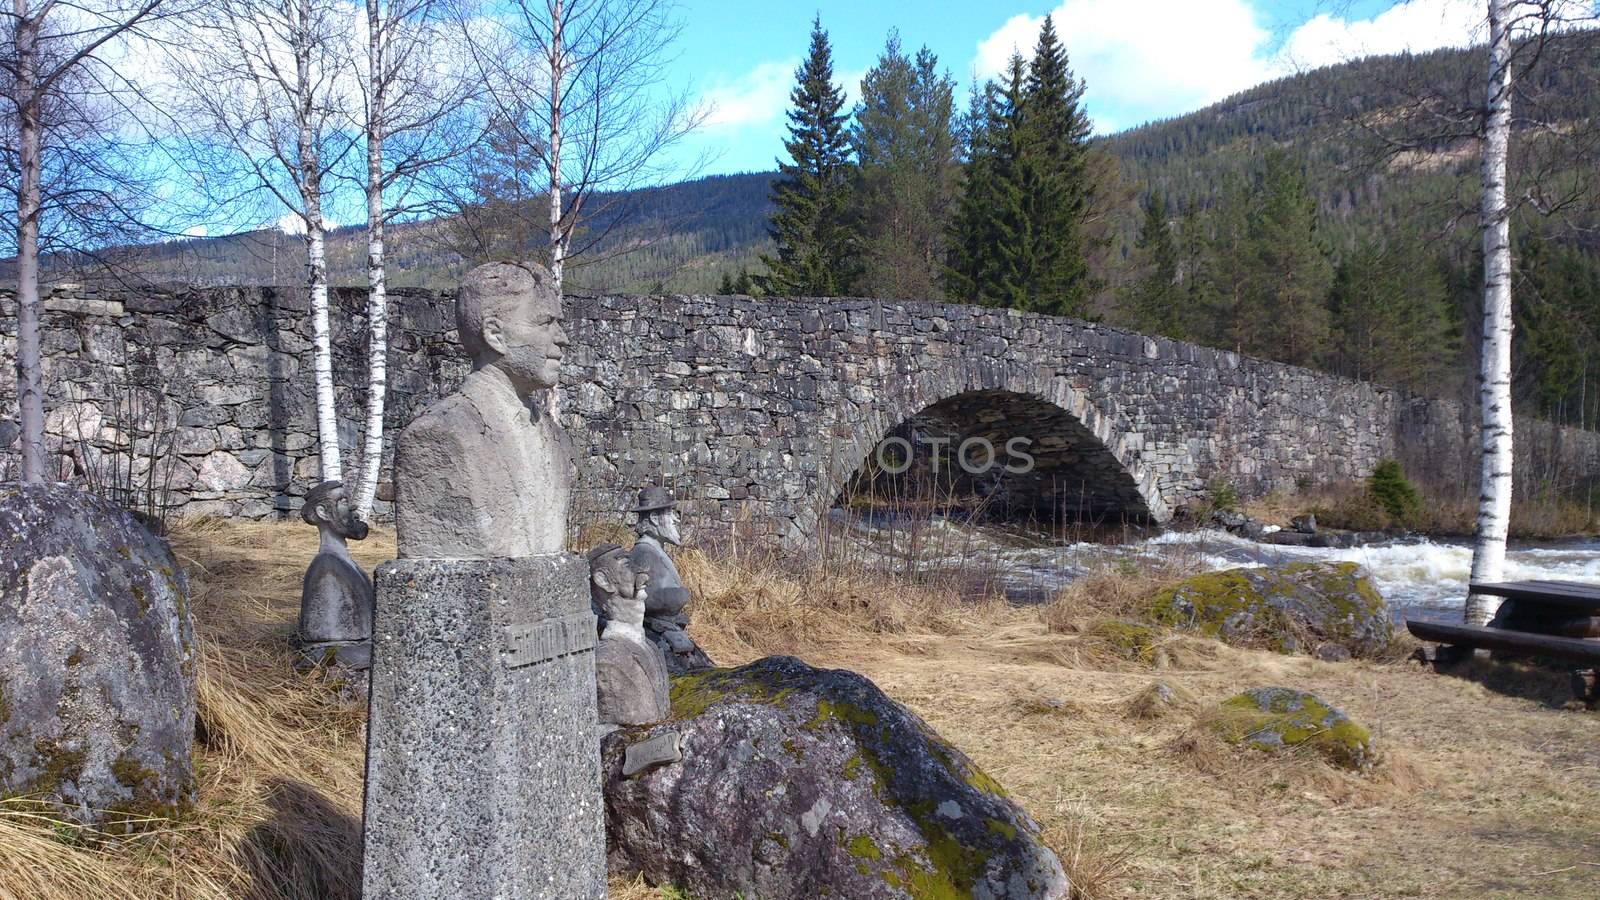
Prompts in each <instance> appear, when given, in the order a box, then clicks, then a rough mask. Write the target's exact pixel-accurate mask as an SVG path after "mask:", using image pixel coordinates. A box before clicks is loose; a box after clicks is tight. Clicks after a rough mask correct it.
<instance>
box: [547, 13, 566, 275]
mask: <svg viewBox="0 0 1600 900" xmlns="http://www.w3.org/2000/svg"><path fill="white" fill-rule="evenodd" d="M561 4H562V0H552V2H551V4H550V7H549V9H550V48H549V60H548V61H549V63H550V148H549V157H548V163H549V167H550V277H551V280H552V281H554V282H555V288H556V296H558V297H559V296H560V295H561V293H562V291H561V282H562V276H563V269H564V268H565V265H564V264H565V262H566V255H567V242H566V236H565V235H564V234H562V227H561V102H562V99H561V87H562V80H563V78H564V77H565V76H566V72H565V63H566V61H565V60H564V59H563V58H562V48H561V44H562V33H561V31H562V26H563V25H564V24H565V22H563V21H562V19H563V17H564V16H565V14H566V11H565V10H564V9H562V5H561Z"/></svg>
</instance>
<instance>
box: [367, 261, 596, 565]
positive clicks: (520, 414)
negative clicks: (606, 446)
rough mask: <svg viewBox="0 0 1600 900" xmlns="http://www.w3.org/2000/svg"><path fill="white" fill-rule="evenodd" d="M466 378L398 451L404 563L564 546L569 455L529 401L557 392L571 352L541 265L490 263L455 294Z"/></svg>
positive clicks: (403, 437) (405, 436)
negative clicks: (468, 364)
mask: <svg viewBox="0 0 1600 900" xmlns="http://www.w3.org/2000/svg"><path fill="white" fill-rule="evenodd" d="M456 324H457V329H458V331H459V333H460V337H461V345H462V347H463V348H464V349H465V350H466V351H467V353H469V354H470V355H471V356H472V372H471V373H470V374H468V375H467V377H466V379H465V380H463V381H462V383H461V388H460V389H459V390H457V391H456V392H455V393H453V394H449V395H447V396H445V397H444V398H442V399H440V400H439V402H437V403H435V404H433V405H432V406H430V407H428V408H427V410H425V411H424V412H423V413H422V415H420V416H418V417H417V418H416V419H415V420H414V421H413V422H412V423H411V424H410V425H408V426H407V427H406V429H405V430H404V431H403V432H401V434H400V438H399V440H398V441H397V442H396V445H395V530H396V532H398V537H399V555H400V557H401V558H432V559H483V558H491V557H525V556H538V555H543V554H549V553H559V552H561V551H562V549H563V548H564V547H565V545H566V528H567V506H568V502H569V499H570V493H571V482H572V455H571V451H570V445H569V444H568V442H567V439H566V435H565V434H564V433H563V432H562V430H561V427H560V425H558V424H557V423H556V422H555V420H554V419H553V418H552V417H551V415H550V413H549V411H548V410H547V409H544V408H542V407H541V405H540V404H539V402H538V401H537V400H536V397H537V396H538V395H539V394H540V393H541V392H543V391H545V390H546V389H547V388H551V387H554V386H555V384H556V380H557V378H558V377H559V376H560V373H561V359H562V356H563V353H564V351H565V349H566V346H567V335H566V332H565V331H563V330H562V328H561V298H560V296H558V295H557V293H556V290H555V287H554V284H553V282H552V281H551V278H550V273H549V272H547V271H545V270H544V268H543V267H541V266H539V265H538V264H536V263H531V262H522V263H489V264H488V265H483V266H479V267H478V268H476V269H473V270H472V271H470V272H468V273H467V274H466V276H465V277H463V278H462V280H461V288H460V290H459V291H458V292H457V294H456Z"/></svg>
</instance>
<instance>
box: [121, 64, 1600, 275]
mask: <svg viewBox="0 0 1600 900" xmlns="http://www.w3.org/2000/svg"><path fill="white" fill-rule="evenodd" d="M1561 40H1562V41H1565V42H1567V45H1566V46H1567V47H1568V48H1569V49H1572V48H1576V49H1578V50H1579V51H1581V52H1579V53H1576V54H1570V55H1571V57H1572V58H1573V59H1578V60H1581V61H1584V62H1583V63H1582V64H1585V65H1587V66H1589V67H1591V69H1600V33H1595V32H1584V33H1579V34H1573V35H1567V36H1564V37H1562V38H1561ZM1482 54H1483V51H1482V49H1481V48H1478V49H1470V50H1438V51H1433V52H1431V53H1426V54H1419V55H1399V56H1381V57H1370V58H1367V59H1363V60H1360V61H1356V62H1350V63H1344V64H1340V65H1335V66H1329V67H1326V68H1322V69H1317V70H1314V71H1310V72H1306V73H1302V74H1297V75H1293V76H1289V77H1285V78H1281V79H1278V80H1276V81H1271V82H1267V83H1265V84H1261V85H1258V86H1256V87H1253V88H1250V89H1249V90H1246V91H1243V92H1241V93H1239V94H1236V95H1234V96H1232V97H1229V98H1227V99H1224V100H1222V101H1220V102H1218V103H1214V104H1212V105H1210V106H1207V107H1205V108H1203V109H1200V110H1196V111H1194V112H1191V113H1187V114H1185V115H1181V116H1176V117H1174V118H1171V119H1167V120H1163V121H1159V122H1153V123H1149V124H1146V125H1143V126H1140V127H1137V128H1133V129H1130V130H1128V131H1124V132H1119V133H1117V134H1113V135H1109V136H1106V137H1102V138H1098V139H1096V140H1095V142H1094V143H1095V146H1097V147H1098V148H1100V149H1102V150H1104V151H1106V152H1107V153H1109V154H1111V155H1112V156H1113V157H1115V158H1116V159H1117V161H1118V162H1119V164H1120V167H1121V172H1122V179H1123V181H1124V182H1125V183H1127V184H1128V185H1131V186H1132V187H1133V191H1132V192H1131V194H1132V196H1133V197H1135V198H1136V199H1137V200H1141V201H1142V200H1143V198H1146V197H1148V196H1149V195H1150V193H1151V191H1159V192H1160V194H1161V195H1162V196H1163V197H1165V198H1166V199H1167V203H1168V205H1169V209H1170V210H1172V211H1173V212H1176V210H1177V208H1178V207H1180V206H1187V205H1190V204H1198V205H1199V206H1201V207H1205V206H1208V205H1209V204H1210V203H1211V202H1213V201H1214V200H1215V199H1216V198H1217V197H1218V196H1219V191H1220V190H1221V187H1220V186H1221V185H1222V184H1223V182H1224V180H1225V179H1226V178H1228V177H1230V176H1236V175H1239V174H1241V173H1244V172H1247V171H1249V170H1250V167H1251V166H1253V165H1254V164H1255V160H1256V157H1257V156H1258V155H1259V151H1260V149H1261V148H1262V147H1264V146H1267V145H1277V146H1282V147H1286V148H1288V149H1289V150H1290V152H1291V153H1292V154H1294V155H1295V156H1296V157H1297V158H1299V159H1301V160H1303V162H1304V164H1305V166H1306V171H1307V175H1308V181H1309V183H1310V187H1311V189H1312V191H1313V193H1314V194H1315V196H1316V197H1317V201H1318V205H1319V209H1320V212H1321V215H1322V219H1323V223H1324V228H1325V233H1326V235H1327V237H1328V239H1329V241H1330V242H1331V243H1332V244H1334V245H1341V244H1345V243H1348V242H1349V241H1350V240H1351V239H1352V238H1353V237H1354V236H1355V235H1357V234H1359V233H1361V232H1364V231H1367V230H1370V229H1375V228H1376V229H1381V228H1391V227H1396V226H1398V225H1401V224H1405V225H1408V226H1411V227H1421V226H1420V224H1419V221H1418V218H1419V216H1421V215H1422V213H1421V212H1419V210H1422V209H1425V208H1429V206H1430V204H1435V203H1442V202H1446V201H1451V202H1454V201H1455V200H1457V199H1459V197H1460V196H1461V195H1462V193H1463V191H1464V190H1467V189H1468V188H1470V187H1473V186H1475V184H1476V182H1475V179H1476V177H1477V176H1476V154H1475V152H1473V151H1472V150H1471V148H1461V147H1453V146H1449V145H1443V144H1441V145H1438V146H1433V147H1430V148H1425V149H1423V150H1422V151H1420V152H1419V153H1416V154H1413V155H1412V156H1411V157H1409V158H1408V159H1409V161H1410V162H1411V163H1412V165H1410V166H1409V167H1404V168H1399V167H1394V166H1390V167H1389V168H1386V169H1385V168H1374V167H1373V166H1372V165H1370V160H1369V159H1368V157H1367V156H1366V154H1367V153H1368V152H1369V149H1370V148H1367V147H1364V146H1362V145H1361V142H1360V140H1359V139H1358V138H1357V137H1356V133H1357V132H1358V131H1359V129H1358V128H1354V127H1352V124H1351V123H1353V122H1358V121H1359V120H1360V119H1361V117H1363V116H1378V117H1382V116H1385V115H1394V114H1395V112H1394V111H1396V110H1400V109H1403V108H1405V107H1406V106H1407V105H1408V104H1411V103H1413V101H1412V97H1411V94H1410V93H1409V92H1408V90H1407V89H1406V87H1405V86H1406V85H1408V84H1417V83H1423V84H1427V85H1429V86H1431V88H1432V89H1434V90H1435V91H1437V92H1439V93H1441V94H1446V95H1449V96H1452V97H1459V98H1462V99H1463V100H1465V99H1468V98H1471V97H1473V96H1476V93H1478V92H1481V91H1482V87H1481V80H1482V71H1481V70H1482V68H1483V64H1482V63H1483V56H1482ZM1580 69H1581V66H1580ZM1595 74H1596V73H1595V72H1594V71H1592V70H1591V71H1581V70H1579V69H1563V70H1557V71H1554V72H1551V73H1550V74H1548V75H1547V76H1546V77H1545V78H1544V79H1543V80H1542V81H1541V83H1540V84H1538V85H1537V86H1536V88H1537V91H1536V94H1535V102H1534V104H1533V106H1534V108H1533V109H1531V110H1530V109H1525V110H1524V111H1523V113H1521V116H1522V117H1523V118H1531V119H1535V120H1537V119H1538V118H1539V117H1540V116H1547V117H1550V116H1553V117H1558V118H1561V119H1566V120H1575V119H1582V118H1590V119H1600V92H1591V91H1587V90H1585V89H1584V88H1583V87H1582V85H1583V84H1584V83H1585V81H1586V80H1587V82H1588V83H1591V84H1592V83H1594V78H1595ZM776 177H777V173H775V172H753V173H743V174H735V175H713V176H708V177H704V178H697V179H694V180H691V181H685V182H681V183H678V184H672V185H666V186H662V187H654V188H648V189H644V190H639V191H633V192H629V193H627V194H625V195H621V196H612V197H597V198H595V199H594V200H591V201H590V202H591V204H592V206H593V207H594V208H601V207H606V208H607V210H608V211H607V212H606V213H605V214H604V215H605V216H606V218H599V219H596V220H594V221H591V222H590V223H589V228H590V230H591V232H592V233H596V234H600V233H604V234H606V237H605V238H604V239H603V240H601V241H600V242H599V243H598V244H597V245H596V246H595V247H593V248H592V250H591V251H590V253H589V254H587V256H586V257H580V258H579V259H578V260H576V261H575V264H574V265H573V267H572V268H571V269H569V272H570V273H571V274H570V281H571V284H572V285H573V286H574V287H576V288H580V289H589V290H617V291H665V292H682V293H704V292H710V291H714V290H716V289H717V287H718V285H719V284H720V283H721V281H722V279H723V278H724V276H737V274H738V273H739V272H740V271H760V263H759V259H758V257H759V255H760V254H761V253H763V252H766V251H769V250H770V249H771V243H770V239H769V237H768V235H767V222H766V219H767V215H768V213H769V211H770V209H771V204H770V201H769V199H768V195H769V193H770V187H771V183H772V181H773V179H775V178H776ZM1468 182H1471V184H1470V185H1469V184H1468ZM607 201H615V202H607ZM1116 216H1117V223H1118V228H1117V232H1118V235H1119V240H1120V241H1121V242H1122V244H1123V247H1122V250H1123V251H1125V250H1126V247H1127V246H1128V245H1130V244H1131V242H1132V239H1133V231H1134V229H1135V228H1136V223H1137V221H1138V216H1139V212H1138V207H1137V203H1129V204H1127V208H1126V209H1122V210H1119V211H1118V212H1117V213H1116ZM618 217H625V221H617V218H618ZM613 226H615V227H613ZM449 228H450V220H448V219H439V220H431V221H425V222H416V223H405V224H398V225H395V226H391V230H390V242H389V248H388V263H389V271H390V275H391V279H392V283H394V284H395V285H397V286H407V285H411V286H424V287H435V288H437V287H443V286H447V285H449V284H452V283H453V282H454V280H455V278H456V276H457V275H459V273H460V271H461V270H462V268H463V262H462V260H461V258H460V256H459V255H458V254H456V253H455V252H454V251H453V250H452V249H451V247H450V241H449V240H448V229H449ZM579 243H580V244H581V243H582V241H581V238H580V241H579ZM301 252H302V249H301V243H300V240H299V239H298V238H297V237H294V236H291V235H286V234H284V233H282V232H280V231H276V230H271V231H257V232H250V233H246V234H238V235H230V236H226V237H218V238H201V239H193V240H184V241H173V242H169V243H165V244H160V245H154V246H150V247H146V248H141V250H140V252H139V257H140V259H139V263H138V266H137V269H138V271H139V272H140V274H141V275H142V276H143V277H146V278H149V279H150V280H154V281H179V282H188V283H195V284H229V283H282V284H287V283H294V282H295V281H297V280H298V279H299V277H300V273H301V271H302V266H303V263H302V261H301V259H300V253H301ZM365 254H366V241H365V237H364V229H363V228H362V227H360V226H350V227H344V228H339V229H337V230H335V231H333V232H332V233H330V235H329V239H328V260H329V266H330V273H331V277H332V280H333V282H334V283H335V284H346V285H358V284H362V283H364V280H365V271H366V269H365ZM1122 255H1123V253H1121V252H1114V253H1112V254H1110V259H1111V260H1112V261H1113V262H1112V264H1113V265H1114V264H1115V260H1117V259H1119V258H1120V257H1121V256H1122ZM1102 274H1104V273H1102ZM1110 280H1111V281H1115V278H1114V277H1113V278H1111V279H1110Z"/></svg>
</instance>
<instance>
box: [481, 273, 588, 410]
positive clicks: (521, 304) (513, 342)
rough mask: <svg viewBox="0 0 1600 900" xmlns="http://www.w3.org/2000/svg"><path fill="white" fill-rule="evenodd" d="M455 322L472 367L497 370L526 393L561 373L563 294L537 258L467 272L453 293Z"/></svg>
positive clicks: (546, 385) (564, 342)
mask: <svg viewBox="0 0 1600 900" xmlns="http://www.w3.org/2000/svg"><path fill="white" fill-rule="evenodd" d="M456 327H457V329H458V331H459V332H460V335H461V345H462V346H463V347H465V348H466V351H467V353H468V354H470V355H471V356H472V365H473V368H474V369H475V370H476V369H484V368H488V367H491V366H493V367H495V368H497V369H500V370H501V371H502V372H504V373H505V374H506V376H507V377H508V378H510V380H511V383H512V385H513V386H515V387H516V389H517V393H518V394H521V395H522V396H524V397H526V396H529V395H531V394H532V393H533V392H534V391H537V390H540V389H543V388H549V387H554V386H555V384H556V381H557V379H558V378H559V377H560V375H561V357H562V355H563V352H564V350H565V348H566V346H567V333H566V332H565V331H563V330H562V328H561V297H560V295H559V294H557V293H556V289H555V282H554V281H553V280H552V279H551V277H550V273H549V272H547V271H545V269H544V267H543V266H540V265H539V264H537V263H531V262H521V263H503V262H500V263H488V264H486V265H482V266H478V267H477V268H476V269H473V270H472V271H470V272H468V273H467V274H466V275H465V276H464V277H463V278H462V279H461V289H460V290H459V291H458V292H457V293H456Z"/></svg>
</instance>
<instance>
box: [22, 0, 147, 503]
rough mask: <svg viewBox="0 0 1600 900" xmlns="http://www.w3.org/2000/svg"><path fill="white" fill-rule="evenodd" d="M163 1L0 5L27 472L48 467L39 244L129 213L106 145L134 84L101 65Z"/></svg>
mask: <svg viewBox="0 0 1600 900" xmlns="http://www.w3.org/2000/svg"><path fill="white" fill-rule="evenodd" d="M164 3H166V0H104V2H94V0H89V2H74V3H67V2H62V0H11V3H10V4H9V7H10V8H9V9H8V10H6V11H4V12H3V13H0V18H3V19H4V20H5V28H4V34H3V35H0V40H3V42H4V43H3V45H0V77H3V78H4V85H3V86H0V91H3V100H4V103H5V110H4V112H5V118H4V120H3V122H0V137H3V138H4V146H3V150H0V158H3V161H4V163H5V164H4V166H3V171H4V176H3V177H4V178H5V187H6V192H7V193H9V194H11V195H13V197H14V199H15V201H16V202H15V206H14V209H15V219H13V220H12V221H10V222H9V223H7V224H10V225H11V226H12V229H13V233H14V235H15V240H16V245H15V247H14V248H13V252H14V254H15V257H16V271H17V294H16V303H17V310H16V315H17V362H16V371H17V407H18V419H19V422H18V424H19V426H20V435H19V440H20V443H21V448H20V449H21V454H20V455H21V460H22V473H21V475H22V480H23V481H26V482H42V481H45V480H47V478H48V477H54V474H53V473H52V472H51V470H50V467H49V466H48V460H47V456H46V452H45V432H44V385H43V377H42V369H41V365H40V347H39V340H40V337H39V308H40V303H39V280H40V249H41V242H42V243H43V245H44V246H46V247H47V248H48V247H49V246H50V245H51V244H52V243H53V242H54V243H57V245H58V246H59V247H85V248H89V247H92V246H93V245H94V244H96V243H98V242H99V241H100V240H104V239H105V238H106V237H107V236H108V235H109V234H112V233H115V231H116V228H117V226H119V225H122V224H128V223H133V222H134V221H135V220H136V219H137V217H138V216H137V213H138V211H137V210H136V208H135V206H134V204H133V203H132V202H131V199H130V197H129V196H128V191H127V190H126V189H125V188H123V187H121V186H119V182H121V181H123V180H124V179H123V178H122V177H120V176H122V175H124V174H125V175H126V180H127V181H129V182H132V181H134V180H135V178H134V175H133V173H132V171H131V169H132V164H131V163H128V164H127V166H126V169H127V170H128V171H126V172H124V171H123V170H122V168H121V167H119V165H118V163H119V162H120V163H126V162H127V160H126V159H125V158H124V157H122V156H120V155H118V154H116V153H113V152H111V151H110V149H109V146H108V145H107V139H108V138H109V136H110V134H111V133H112V132H113V131H115V130H116V129H117V128H118V127H119V125H120V124H121V121H120V120H121V116H120V115H119V113H121V112H125V111H126V106H125V101H126V98H125V97H122V96H120V95H122V94H124V93H127V92H129V91H132V90H134V87H133V85H132V84H131V83H130V82H128V81H127V80H126V79H125V78H124V77H123V76H122V75H121V74H119V73H118V72H117V71H116V69H115V67H114V66H112V65H110V64H109V63H108V59H109V57H108V54H109V53H110V52H111V51H112V50H114V48H115V45H116V44H117V43H118V42H119V41H121V40H122V39H123V38H124V37H125V36H128V35H129V34H130V33H132V32H136V31H138V30H139V29H141V28H144V27H147V26H149V25H152V24H154V23H155V22H157V21H158V20H159V19H161V18H162V17H163V16H165V15H168V14H170V13H171V12H173V11H175V10H176V9H177V8H178V4H177V3H166V6H167V8H166V9H163V4H164ZM100 150H104V151H105V152H96V151H100ZM8 212H9V211H8ZM0 218H5V219H10V218H11V216H10V215H6V216H3V217H0ZM0 246H3V244H0Z"/></svg>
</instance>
